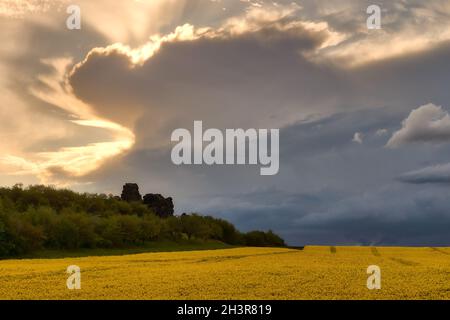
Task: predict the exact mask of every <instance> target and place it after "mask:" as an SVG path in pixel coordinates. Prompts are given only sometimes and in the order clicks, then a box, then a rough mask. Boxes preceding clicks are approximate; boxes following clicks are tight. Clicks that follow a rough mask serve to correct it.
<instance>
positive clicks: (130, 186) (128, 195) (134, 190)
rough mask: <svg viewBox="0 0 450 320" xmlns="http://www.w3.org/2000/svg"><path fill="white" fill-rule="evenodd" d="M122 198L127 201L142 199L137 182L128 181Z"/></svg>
mask: <svg viewBox="0 0 450 320" xmlns="http://www.w3.org/2000/svg"><path fill="white" fill-rule="evenodd" d="M120 198H121V199H122V200H123V201H127V202H134V201H142V196H141V194H140V193H139V186H138V185H137V184H136V183H126V184H125V185H124V186H123V190H122V195H121V196H120Z"/></svg>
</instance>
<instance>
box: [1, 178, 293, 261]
mask: <svg viewBox="0 0 450 320" xmlns="http://www.w3.org/2000/svg"><path fill="white" fill-rule="evenodd" d="M186 240H196V241H207V240H216V241H221V242H224V243H226V244H230V245H237V246H240V245H245V246H284V245H285V244H284V241H283V239H281V238H280V237H279V236H277V235H276V234H274V233H273V232H272V231H269V232H261V231H252V232H248V233H241V232H239V231H238V230H237V229H236V228H235V227H234V226H233V225H232V224H231V223H229V222H227V221H225V220H222V219H217V218H213V217H209V216H201V215H198V214H189V215H187V214H183V215H181V216H174V215H168V216H166V217H161V216H160V215H156V214H155V213H154V211H153V210H152V207H151V206H150V207H149V206H148V205H146V204H144V202H142V201H123V200H121V198H120V197H117V196H113V195H104V194H88V193H83V194H80V193H76V192H74V191H71V190H67V189H56V188H54V187H49V186H42V185H36V186H29V187H27V188H23V187H22V185H16V186H14V187H12V188H0V256H2V257H9V256H17V255H23V254H26V253H32V252H35V251H38V250H42V249H62V250H67V249H70V250H72V249H80V248H127V247H132V246H133V247H134V246H145V244H147V243H149V242H155V241H175V242H176V241H186Z"/></svg>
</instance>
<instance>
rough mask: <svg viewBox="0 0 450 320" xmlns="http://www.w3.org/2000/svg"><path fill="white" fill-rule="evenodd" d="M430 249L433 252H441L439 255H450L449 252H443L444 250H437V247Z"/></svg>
mask: <svg viewBox="0 0 450 320" xmlns="http://www.w3.org/2000/svg"><path fill="white" fill-rule="evenodd" d="M430 249H431V250H433V251H435V252H439V253H442V254H445V255H450V253H449V252H447V251H444V250H442V249H439V248H435V247H430Z"/></svg>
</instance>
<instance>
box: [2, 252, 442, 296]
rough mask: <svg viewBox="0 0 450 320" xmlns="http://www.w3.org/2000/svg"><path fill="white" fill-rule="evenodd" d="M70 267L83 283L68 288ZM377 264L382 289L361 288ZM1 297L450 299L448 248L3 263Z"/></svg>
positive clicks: (178, 254) (155, 255)
mask: <svg viewBox="0 0 450 320" xmlns="http://www.w3.org/2000/svg"><path fill="white" fill-rule="evenodd" d="M69 265H77V266H79V267H80V269H81V289H80V290H69V289H68V288H67V286H66V280H67V278H68V276H69V275H68V274H67V273H66V269H67V267H68V266H69ZM369 265H377V266H379V267H380V269H381V289H380V290H369V289H368V288H367V286H366V282H367V278H368V276H369V275H368V274H367V267H368V266H369ZM0 299H450V249H448V248H425V247H424V248H397V247H377V248H374V247H306V248H305V249H304V250H294V249H280V248H233V249H224V250H208V251H191V252H165V253H142V254H134V255H124V256H109V257H107V256H102V257H83V258H64V259H30V260H3V261H0Z"/></svg>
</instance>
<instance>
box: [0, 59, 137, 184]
mask: <svg viewBox="0 0 450 320" xmlns="http://www.w3.org/2000/svg"><path fill="white" fill-rule="evenodd" d="M71 61H72V60H71V59H68V58H62V59H54V60H45V61H43V63H45V64H47V65H49V66H51V67H52V68H53V69H54V73H53V74H51V75H45V76H44V75H40V76H39V79H40V80H41V82H42V83H43V84H45V85H46V87H47V88H46V90H42V89H37V88H32V89H31V93H32V94H33V95H35V96H36V97H37V98H39V99H40V100H42V101H44V102H46V103H48V104H51V105H52V106H54V107H57V108H59V109H61V110H63V111H65V112H67V113H68V114H69V117H70V119H69V120H68V121H70V122H71V123H74V124H76V125H78V126H80V127H92V128H101V129H105V130H108V131H110V132H111V134H112V136H113V140H112V141H100V142H96V143H90V144H87V145H84V146H76V147H71V146H67V147H62V148H59V149H58V150H56V151H50V152H34V153H30V152H28V153H25V155H20V156H19V155H13V154H6V155H4V156H2V157H1V158H0V160H1V162H2V164H3V165H6V166H9V167H10V168H15V169H11V171H10V172H9V173H10V174H12V175H27V174H33V175H36V176H38V177H39V178H40V180H41V181H42V182H45V183H55V184H57V183H58V179H55V177H56V176H57V175H55V173H58V175H59V176H61V175H62V176H65V178H71V177H80V176H83V175H85V174H87V173H89V172H92V171H93V170H95V169H97V168H98V167H99V166H101V165H102V163H104V161H106V160H107V159H109V158H111V157H114V156H117V155H119V154H121V153H123V152H125V151H127V150H129V149H130V148H131V147H132V146H133V144H134V141H135V136H134V134H133V132H132V131H131V130H130V129H128V128H126V127H124V126H121V125H119V124H117V123H114V122H111V121H108V120H105V119H102V118H99V117H97V116H96V115H95V114H94V112H93V111H92V109H91V108H90V106H89V105H87V104H85V103H83V102H82V101H80V100H79V99H78V98H76V97H75V96H74V95H73V93H72V90H71V88H70V86H69V85H68V83H67V81H66V79H65V75H66V70H67V67H68V66H69V65H70V63H71Z"/></svg>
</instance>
